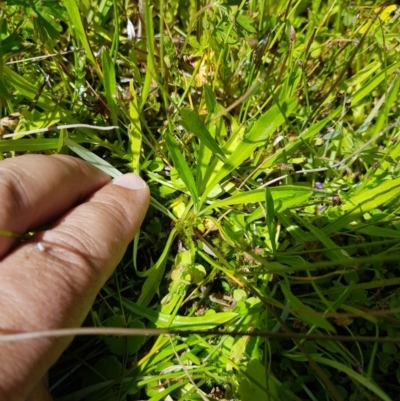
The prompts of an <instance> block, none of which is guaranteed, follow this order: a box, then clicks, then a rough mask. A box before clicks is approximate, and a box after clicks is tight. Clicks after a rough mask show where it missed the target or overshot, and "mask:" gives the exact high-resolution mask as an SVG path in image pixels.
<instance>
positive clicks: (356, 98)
mask: <svg viewBox="0 0 400 401" xmlns="http://www.w3.org/2000/svg"><path fill="white" fill-rule="evenodd" d="M399 66H400V63H394V64H392V65H391V66H390V67H387V68H386V70H383V71H381V72H380V73H379V74H377V75H376V76H374V77H373V78H372V79H371V80H370V81H369V82H368V83H367V84H365V85H363V86H362V88H361V89H359V90H358V91H357V92H356V93H355V94H354V95H353V98H352V101H351V105H352V106H355V105H357V103H359V102H360V101H361V100H362V99H364V97H365V96H368V95H369V94H370V93H371V92H372V91H373V90H374V89H375V88H376V87H377V86H378V85H379V84H380V83H381V82H382V81H383V80H384V79H385V78H387V77H388V76H389V75H390V74H392V73H393V72H394V71H395V70H396V69H397V68H399Z"/></svg>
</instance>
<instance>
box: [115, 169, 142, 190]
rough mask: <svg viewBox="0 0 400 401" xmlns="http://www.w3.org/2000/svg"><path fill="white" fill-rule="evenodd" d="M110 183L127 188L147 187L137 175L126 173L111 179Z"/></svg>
mask: <svg viewBox="0 0 400 401" xmlns="http://www.w3.org/2000/svg"><path fill="white" fill-rule="evenodd" d="M112 184H114V185H119V186H120V187H124V188H128V189H143V188H147V184H146V183H145V182H144V181H143V180H142V179H141V178H140V177H139V176H138V175H137V174H133V173H128V174H124V175H121V176H120V177H117V178H115V179H114V180H112Z"/></svg>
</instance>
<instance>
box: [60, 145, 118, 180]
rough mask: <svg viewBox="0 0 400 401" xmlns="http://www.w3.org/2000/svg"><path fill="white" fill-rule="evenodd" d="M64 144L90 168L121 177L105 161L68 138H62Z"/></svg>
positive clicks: (114, 176)
mask: <svg viewBox="0 0 400 401" xmlns="http://www.w3.org/2000/svg"><path fill="white" fill-rule="evenodd" d="M64 143H65V144H66V145H67V146H68V147H69V148H70V149H71V150H72V151H73V152H74V153H76V154H77V155H78V156H80V157H81V158H82V159H83V160H86V161H87V162H88V163H90V164H91V165H92V166H94V167H97V168H98V169H99V170H101V171H104V172H105V173H106V174H108V175H109V176H111V177H113V178H116V177H119V176H120V175H122V173H121V172H120V171H119V170H117V169H116V168H115V167H113V166H112V165H111V164H110V163H108V162H107V161H106V160H104V159H102V158H101V157H99V156H97V155H95V154H94V153H92V152H91V151H90V150H88V149H86V148H84V147H83V146H81V145H78V144H77V143H76V142H74V141H72V140H71V139H69V138H64Z"/></svg>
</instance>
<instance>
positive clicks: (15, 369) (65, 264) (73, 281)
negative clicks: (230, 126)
mask: <svg viewBox="0 0 400 401" xmlns="http://www.w3.org/2000/svg"><path fill="white" fill-rule="evenodd" d="M0 199H1V203H0V206H1V207H0V231H3V233H4V232H11V233H14V234H18V235H23V234H25V233H27V232H30V231H33V230H35V229H40V228H41V227H44V226H46V229H45V230H43V231H39V232H38V233H37V234H36V235H34V236H33V237H32V238H30V239H29V240H27V241H25V242H21V241H20V240H19V239H18V238H17V237H15V236H5V235H0V335H1V334H6V333H7V334H8V333H17V332H31V331H41V330H48V329H57V328H70V327H79V326H80V325H81V324H82V322H83V321H84V319H85V317H86V315H87V313H88V311H89V309H90V307H91V305H92V303H93V301H94V299H95V296H96V294H97V293H98V291H99V290H100V288H101V287H102V285H103V284H104V283H105V282H106V280H107V279H108V278H109V277H110V275H111V273H112V272H113V271H114V269H115V267H116V266H117V264H118V263H119V262H120V260H121V258H122V256H123V254H124V252H125V250H126V248H127V246H128V244H129V242H130V241H131V240H132V238H133V237H134V235H135V234H136V232H137V231H138V229H139V227H140V225H141V223H142V221H143V219H144V216H145V214H146V211H147V208H148V205H149V199H150V194H149V189H148V187H147V185H146V184H145V183H144V181H143V180H142V179H141V178H140V177H138V176H136V175H134V174H126V175H124V176H121V177H118V178H117V179H116V180H114V181H111V179H110V178H109V177H108V176H107V175H106V174H104V173H102V172H101V171H99V170H97V169H96V168H94V167H92V166H91V165H89V164H87V163H86V162H84V161H82V160H79V159H76V158H73V157H70V156H61V155H56V156H43V155H25V156H19V157H15V158H12V159H6V160H4V161H1V162H0ZM71 340H72V338H71V337H69V338H66V337H63V338H40V339H30V340H25V341H18V342H1V343H0V400H7V401H28V400H29V401H39V400H40V401H47V400H51V396H50V394H49V393H48V391H47V388H46V385H45V379H44V378H45V376H46V373H47V371H48V369H49V368H50V367H51V366H52V365H53V364H54V362H56V360H57V359H58V358H59V356H60V355H61V353H62V352H63V351H64V350H65V348H66V347H67V346H68V344H69V343H70V342H71Z"/></svg>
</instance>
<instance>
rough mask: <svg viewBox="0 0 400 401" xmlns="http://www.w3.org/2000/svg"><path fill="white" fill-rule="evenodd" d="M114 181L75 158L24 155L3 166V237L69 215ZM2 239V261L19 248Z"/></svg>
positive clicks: (0, 222)
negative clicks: (90, 196) (74, 208)
mask: <svg viewBox="0 0 400 401" xmlns="http://www.w3.org/2000/svg"><path fill="white" fill-rule="evenodd" d="M109 181H110V178H109V177H108V176H107V175H106V174H104V173H103V172H101V171H100V170H98V169H96V168H95V167H93V166H91V165H90V164H88V163H86V162H84V161H82V160H80V159H77V158H74V157H71V156H62V155H54V156H50V157H49V156H44V155H24V156H18V157H15V158H12V159H6V160H4V161H2V162H0V199H1V208H0V233H1V231H3V232H9V233H12V234H17V235H21V234H25V233H26V232H28V231H30V230H33V229H36V228H39V227H40V226H41V225H43V224H46V223H49V222H51V221H53V220H54V219H56V218H57V217H59V216H60V215H62V214H63V213H65V212H66V211H67V210H69V209H70V208H71V207H73V206H74V205H76V204H78V203H79V202H81V201H83V200H84V199H86V198H87V197H88V196H89V195H90V194H92V193H93V192H95V191H96V190H98V189H99V188H101V187H102V186H104V185H105V184H106V183H107V182H109ZM16 242H17V239H16V238H15V237H7V236H2V237H0V259H1V258H3V257H4V255H6V254H7V252H9V250H10V249H11V248H12V247H13V246H14V245H15V243H16Z"/></svg>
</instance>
